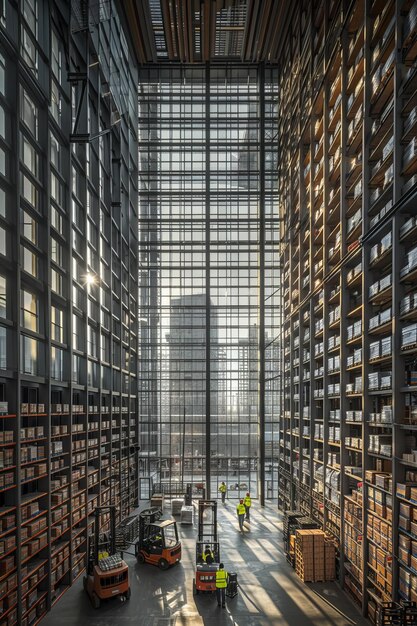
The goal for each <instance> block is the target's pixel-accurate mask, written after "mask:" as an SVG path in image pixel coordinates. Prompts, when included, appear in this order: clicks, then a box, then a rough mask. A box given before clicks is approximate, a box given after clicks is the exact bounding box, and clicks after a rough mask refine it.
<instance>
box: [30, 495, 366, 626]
mask: <svg viewBox="0 0 417 626" xmlns="http://www.w3.org/2000/svg"><path fill="white" fill-rule="evenodd" d="M235 507H236V503H235V502H234V501H233V502H230V503H227V504H226V505H225V506H222V505H221V504H220V503H219V515H218V518H219V539H220V542H221V543H220V546H221V554H222V560H223V561H224V563H225V567H226V569H228V570H229V571H236V572H237V573H238V580H239V585H240V590H239V594H238V596H237V597H235V598H233V599H231V600H230V599H229V600H228V603H227V608H226V609H221V608H218V606H217V603H216V600H215V597H214V595H201V594H200V595H198V596H195V597H193V593H192V583H193V572H194V564H195V539H196V528H192V527H191V526H180V534H181V540H182V561H181V563H180V564H179V565H177V566H175V567H173V568H172V569H170V570H168V571H166V572H161V571H159V569H158V568H156V567H153V566H151V565H138V564H137V563H136V560H135V558H134V557H127V558H126V560H127V561H128V562H129V565H130V575H131V588H132V596H131V599H130V600H129V601H128V602H121V601H120V600H119V599H114V600H110V601H109V602H107V603H106V604H104V605H103V606H102V607H100V609H98V610H95V609H93V608H92V606H91V604H90V601H89V599H88V597H87V594H86V593H85V592H84V591H83V588H82V579H79V580H78V581H77V583H76V584H75V585H74V586H73V587H72V588H71V589H70V590H69V591H68V592H67V593H66V594H65V595H64V596H63V597H62V599H61V600H60V601H59V602H58V603H57V605H56V606H55V607H54V608H53V610H52V611H51V613H49V614H48V616H47V617H46V618H45V619H44V620H43V621H42V626H57V625H59V626H118V625H121V626H124V625H126V626H128V625H130V624H135V626H201V625H203V624H204V625H208V626H214V625H216V626H222V625H230V626H231V625H234V626H275V625H277V626H278V625H279V626H284V625H290V626H304V625H312V626H314V625H317V626H319V625H320V626H330V625H331V626H353V625H357V626H364V625H368V626H369V622H368V621H367V620H364V619H363V618H362V617H361V616H360V615H359V613H358V611H357V610H356V608H355V607H354V606H353V604H352V603H351V602H350V600H349V599H348V598H347V596H346V595H345V594H344V593H343V592H342V591H341V590H340V588H339V587H338V586H337V585H336V584H335V583H316V584H311V583H310V584H304V583H302V582H301V581H300V580H299V579H298V577H297V576H296V574H295V572H294V570H293V569H292V568H291V567H290V566H289V565H288V563H287V562H286V560H285V554H284V552H283V547H282V539H281V537H282V535H281V523H280V520H281V516H280V514H279V513H278V512H277V510H276V505H268V506H266V507H265V508H264V509H261V508H260V507H259V506H258V505H257V503H256V501H255V502H254V505H253V506H252V510H253V511H252V514H251V518H252V520H251V524H250V527H249V525H246V530H245V532H244V533H243V534H240V533H239V532H238V523H237V518H236V515H235Z"/></svg>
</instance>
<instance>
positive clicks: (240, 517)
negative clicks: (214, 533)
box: [236, 500, 246, 533]
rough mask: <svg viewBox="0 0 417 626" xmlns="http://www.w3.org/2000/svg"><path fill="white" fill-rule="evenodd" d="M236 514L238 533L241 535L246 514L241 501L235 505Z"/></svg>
mask: <svg viewBox="0 0 417 626" xmlns="http://www.w3.org/2000/svg"><path fill="white" fill-rule="evenodd" d="M236 512H237V518H238V520H239V528H240V532H241V533H243V522H244V521H245V514H246V509H245V505H244V504H243V500H241V501H240V502H239V504H238V505H237V507H236Z"/></svg>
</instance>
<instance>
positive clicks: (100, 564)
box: [83, 505, 130, 609]
mask: <svg viewBox="0 0 417 626" xmlns="http://www.w3.org/2000/svg"><path fill="white" fill-rule="evenodd" d="M104 513H110V531H109V533H100V516H101V515H102V514H104ZM115 540H116V507H115V506H114V505H113V506H102V507H97V508H96V510H95V511H94V531H93V534H92V535H90V536H89V537H88V551H87V559H88V561H87V574H86V576H84V580H83V583H84V589H85V590H86V592H87V593H88V595H89V596H90V600H91V603H92V605H93V607H94V608H95V609H98V608H99V607H100V604H101V601H102V600H108V599H109V598H114V597H115V596H123V598H124V599H125V600H128V599H129V598H130V586H129V567H128V565H127V563H126V562H125V561H124V560H123V559H122V558H121V557H120V556H119V554H117V553H116V544H115Z"/></svg>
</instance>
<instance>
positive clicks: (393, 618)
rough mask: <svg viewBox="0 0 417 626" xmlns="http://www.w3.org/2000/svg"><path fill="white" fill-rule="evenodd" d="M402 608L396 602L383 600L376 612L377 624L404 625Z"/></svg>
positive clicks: (380, 625) (384, 625)
mask: <svg viewBox="0 0 417 626" xmlns="http://www.w3.org/2000/svg"><path fill="white" fill-rule="evenodd" d="M402 614H403V611H402V608H401V606H400V605H399V604H397V603H396V602H381V604H380V605H379V606H378V609H377V613H376V624H377V626H402V623H403V622H402Z"/></svg>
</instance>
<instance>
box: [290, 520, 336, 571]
mask: <svg viewBox="0 0 417 626" xmlns="http://www.w3.org/2000/svg"><path fill="white" fill-rule="evenodd" d="M332 557H333V568H334V545H333V544H329V545H328V542H327V540H325V535H324V532H323V531H322V530H318V529H308V530H296V532H295V571H296V573H297V574H298V576H299V577H300V578H301V580H303V581H304V582H307V581H308V582H318V581H324V580H326V571H327V572H328V574H329V575H331V576H332V578H333V577H334V570H333V569H332Z"/></svg>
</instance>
